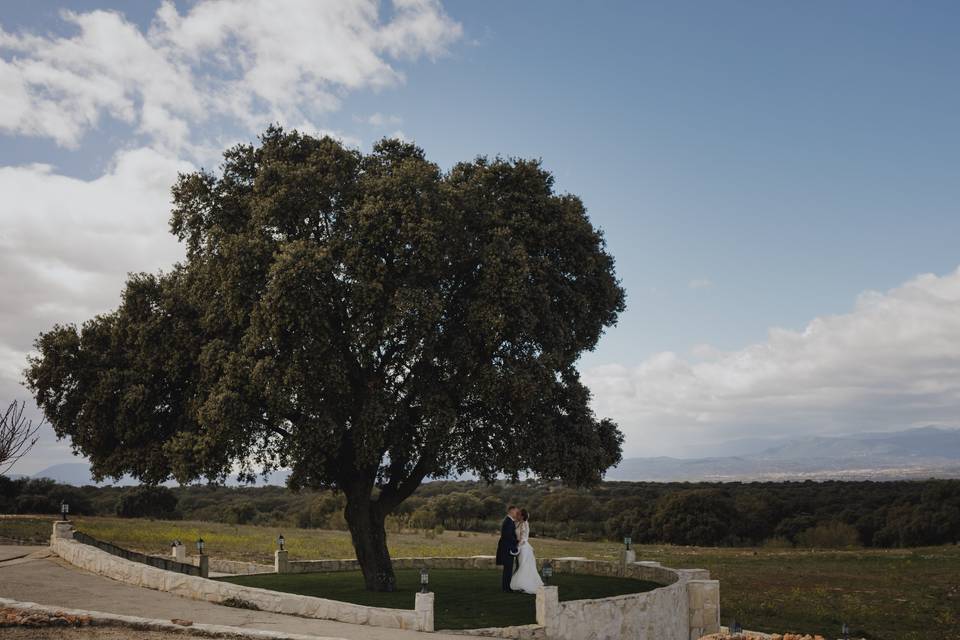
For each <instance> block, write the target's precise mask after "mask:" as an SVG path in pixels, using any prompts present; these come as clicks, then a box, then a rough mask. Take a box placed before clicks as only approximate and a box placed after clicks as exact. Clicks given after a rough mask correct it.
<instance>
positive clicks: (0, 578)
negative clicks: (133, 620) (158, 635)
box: [0, 547, 463, 640]
mask: <svg viewBox="0 0 960 640" xmlns="http://www.w3.org/2000/svg"><path fill="white" fill-rule="evenodd" d="M11 549H19V550H23V549H31V548H30V547H0V558H3V557H8V558H10V557H15V556H17V555H22V551H21V552H20V553H14V552H13V551H11ZM31 550H34V549H31ZM44 555H47V552H45V549H41V550H40V551H39V552H38V553H34V554H33V556H32V557H30V558H23V559H18V560H11V561H8V562H3V561H2V560H0V597H4V598H11V599H14V600H19V601H21V602H36V603H38V604H48V605H55V606H61V607H67V608H73V609H86V610H90V611H103V612H107V613H118V614H123V615H130V616H140V617H144V618H157V619H161V620H171V619H173V618H181V619H186V620H192V621H193V622H198V623H206V624H221V625H230V626H236V627H242V628H246V629H263V630H267V631H280V632H284V633H299V634H305V635H317V636H328V637H333V638H345V639H347V640H428V639H429V640H463V636H462V635H450V634H439V633H418V632H415V631H401V630H399V629H385V628H381V627H370V626H366V625H353V624H347V623H343V622H334V621H332V620H314V619H310V618H298V617H294V616H286V615H282V614H279V613H270V612H266V611H250V610H248V609H234V608H230V607H224V606H221V605H218V604H214V603H212V602H204V601H200V600H191V599H187V598H181V597H179V596H175V595H171V594H169V593H163V592H160V591H153V590H151V589H142V588H139V587H134V586H131V585H126V584H123V583H120V582H116V581H114V580H110V579H109V578H104V577H102V576H98V575H95V574H92V573H89V572H86V571H82V570H80V569H77V568H76V567H73V566H72V565H69V564H67V563H65V562H63V561H62V560H60V559H59V558H57V557H56V556H51V557H41V556H44ZM9 631H10V630H9V629H3V633H2V637H3V638H4V640H6V638H7V637H13V636H8V632H9ZM93 631H99V630H91V632H93ZM52 632H54V633H62V632H63V630H62V629H55V630H53V631H52ZM25 637H34V636H29V635H28V636H25ZM37 637H39V636H37ZM50 637H61V636H56V635H54V636H50ZM62 637H65V638H66V637H68V636H66V635H64V636H62ZM76 637H77V638H92V637H99V636H82V635H78V636H76ZM113 637H117V638H122V637H126V636H113ZM136 637H139V636H136ZM169 637H174V636H169ZM175 637H177V638H183V637H184V636H182V635H177V636H175Z"/></svg>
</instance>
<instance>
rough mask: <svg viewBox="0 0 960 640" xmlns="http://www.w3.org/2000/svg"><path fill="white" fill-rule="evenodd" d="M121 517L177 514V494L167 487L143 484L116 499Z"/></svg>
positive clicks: (170, 515)
mask: <svg viewBox="0 0 960 640" xmlns="http://www.w3.org/2000/svg"><path fill="white" fill-rule="evenodd" d="M116 511H117V515H118V516H120V517H121V518H164V519H173V518H176V516H177V496H176V495H175V494H174V493H173V491H171V490H170V489H168V488H167V487H161V486H151V485H144V486H140V487H137V488H136V489H134V490H133V491H130V492H128V493H125V494H123V495H122V496H120V499H119V500H117V508H116Z"/></svg>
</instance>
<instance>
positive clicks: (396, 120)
mask: <svg viewBox="0 0 960 640" xmlns="http://www.w3.org/2000/svg"><path fill="white" fill-rule="evenodd" d="M353 119H354V120H355V121H356V122H363V123H365V124H369V125H370V126H371V127H386V126H390V125H398V124H400V123H402V122H403V118H401V117H400V116H395V115H387V114H383V113H379V112H377V113H373V114H371V115H369V116H367V117H365V118H364V117H361V116H354V118H353Z"/></svg>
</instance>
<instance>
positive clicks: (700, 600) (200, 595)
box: [50, 523, 720, 640]
mask: <svg viewBox="0 0 960 640" xmlns="http://www.w3.org/2000/svg"><path fill="white" fill-rule="evenodd" d="M72 537H73V535H72V529H71V528H69V527H68V526H67V523H57V524H55V525H54V535H53V537H52V538H51V544H50V546H51V550H52V551H53V552H54V553H56V554H57V555H59V556H60V557H62V558H63V559H64V560H66V561H67V562H70V563H72V564H74V565H77V566H79V567H81V568H84V569H87V570H89V571H92V572H94V573H99V574H100V575H105V576H108V577H110V578H113V579H115V580H120V581H122V582H127V583H129V584H134V585H136V586H141V587H147V588H150V589H156V590H159V591H167V592H170V593H174V594H176V595H181V596H185V597H188V598H193V599H197V600H207V601H210V602H217V603H223V602H227V601H233V602H242V603H244V604H245V605H249V606H250V607H251V608H257V609H261V610H264V611H272V612H275V613H284V614H290V615H297V616H302V617H307V618H323V619H329V620H338V621H341V622H347V623H352V624H368V625H372V626H378V627H387V628H393V629H409V630H413V631H433V630H434V610H433V609H434V594H433V593H417V594H416V596H415V608H414V610H412V611H411V610H405V609H387V608H380V607H365V606H362V605H357V604H352V603H347V602H338V601H335V600H327V599H324V598H314V597H311V596H302V595H297V594H290V593H282V592H278V591H271V590H268V589H259V588H256V587H245V586H241V585H236V584H232V583H229V582H219V581H214V580H207V579H205V578H198V577H194V576H187V575H183V574H175V573H171V572H168V571H163V570H161V569H157V568H155V567H151V566H147V565H137V564H136V563H133V562H130V561H128V560H124V559H122V558H118V557H115V556H111V555H109V554H107V553H105V552H103V551H100V550H99V549H96V548H94V547H90V546H87V545H83V544H81V543H79V542H76V541H74V540H73V539H72ZM287 554H288V552H287V551H277V552H276V556H275V572H277V573H309V572H340V571H354V570H358V569H359V565H358V563H357V561H356V560H310V561H289V560H288V555H287ZM546 561H547V560H546V559H544V560H542V561H541V564H542V563H543V562H546ZM550 562H551V563H552V564H553V567H554V571H555V573H561V574H562V573H573V574H588V575H599V576H620V577H628V578H635V579H641V580H650V581H653V582H659V583H661V584H664V585H665V586H663V587H660V588H657V589H654V590H652V591H647V592H644V593H635V594H627V595H622V596H614V597H610V598H597V599H588V600H571V601H566V602H560V601H559V596H558V592H557V587H554V586H545V587H541V588H540V590H539V591H538V593H537V600H536V612H537V618H536V619H537V624H535V625H522V626H514V627H500V628H492V629H474V630H466V631H464V632H463V633H465V634H469V635H476V636H487V637H498V638H504V639H509V640H545V639H549V640H599V639H603V638H635V637H639V638H657V640H690V639H692V638H700V637H702V636H704V635H707V634H710V633H717V632H718V631H720V584H719V582H718V581H716V580H711V579H710V573H709V572H708V571H706V570H703V569H671V568H668V567H663V566H661V565H660V563H659V562H635V557H634V555H633V551H625V552H623V557H622V558H621V561H620V562H619V563H614V562H603V561H599V560H587V559H585V558H555V559H552V560H550ZM241 564H245V563H241ZM494 566H495V565H494V558H493V557H492V556H471V557H461V558H397V559H396V560H395V561H394V567H395V568H397V569H411V568H413V569H417V568H427V569H491V568H493V567H494Z"/></svg>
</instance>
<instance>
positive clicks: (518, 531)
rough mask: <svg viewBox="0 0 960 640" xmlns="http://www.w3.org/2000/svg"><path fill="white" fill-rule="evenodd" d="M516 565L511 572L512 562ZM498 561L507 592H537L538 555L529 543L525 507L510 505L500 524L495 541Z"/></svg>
mask: <svg viewBox="0 0 960 640" xmlns="http://www.w3.org/2000/svg"><path fill="white" fill-rule="evenodd" d="M517 562H519V568H518V569H517V570H516V573H514V565H515V564H516V563H517ZM497 565H498V566H502V567H503V580H502V582H501V587H502V589H503V591H504V592H506V593H514V592H521V593H536V592H537V589H538V588H539V587H541V586H543V581H542V580H541V579H540V573H539V572H538V571H537V557H536V555H534V553H533V547H532V546H531V545H530V514H529V513H527V510H526V509H521V508H519V507H517V506H515V505H510V507H509V508H508V509H507V516H506V517H505V518H504V519H503V524H502V525H500V541H499V542H498V543H497Z"/></svg>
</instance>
